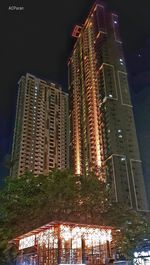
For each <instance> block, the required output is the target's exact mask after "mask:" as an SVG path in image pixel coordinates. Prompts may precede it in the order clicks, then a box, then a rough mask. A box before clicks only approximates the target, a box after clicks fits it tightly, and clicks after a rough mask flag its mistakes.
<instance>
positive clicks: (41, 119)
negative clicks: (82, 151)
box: [11, 74, 69, 177]
mask: <svg viewBox="0 0 150 265" xmlns="http://www.w3.org/2000/svg"><path fill="white" fill-rule="evenodd" d="M18 84H19V90H18V100H17V110H16V121H15V130H14V138H13V150H12V162H13V168H12V171H11V175H12V176H14V177H16V176H19V175H22V174H23V173H24V172H25V171H27V170H28V171H32V172H34V173H35V174H47V173H48V172H49V171H51V170H52V169H53V168H55V167H57V168H59V169H65V168H68V161H69V157H68V156H69V149H68V145H69V143H68V139H69V138H68V135H69V130H68V128H69V127H68V94H66V93H65V92H63V91H62V89H61V87H60V86H58V85H56V84H54V83H51V82H47V81H44V80H41V79H39V78H36V77H35V76H33V75H31V74H26V76H22V77H21V78H20V80H19V83H18Z"/></svg>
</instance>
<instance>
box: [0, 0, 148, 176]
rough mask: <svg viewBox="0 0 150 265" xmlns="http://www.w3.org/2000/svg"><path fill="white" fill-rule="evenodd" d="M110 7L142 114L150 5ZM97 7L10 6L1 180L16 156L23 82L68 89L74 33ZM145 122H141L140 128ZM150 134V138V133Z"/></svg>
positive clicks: (113, 3)
mask: <svg viewBox="0 0 150 265" xmlns="http://www.w3.org/2000/svg"><path fill="white" fill-rule="evenodd" d="M31 2H32V3H31ZM106 2H107V3H108V5H109V6H110V7H111V8H112V10H113V11H116V12H117V13H118V15H119V20H120V31H121V35H122V39H123V43H124V49H125V56H126V60H127V66H128V72H129V77H130V84H131V91H132V97H133V103H134V104H135V115H136V113H139V108H138V106H137V104H139V105H140V103H139V102H143V95H144V99H145V97H146V98H147V95H148V96H149V97H150V93H149V94H147V91H148V90H150V62H149V61H150V41H149V40H150V22H149V19H150V1H149V0H143V1H142V2H141V1H139V0H108V1H106ZM93 3H94V1H93V0H59V1H58V0H57V1H56V0H55V1H52V0H44V1H42V0H41V1H40V0H36V1H35V0H32V1H29V0H26V1H25V0H24V1H23V0H17V1H15V0H9V1H8V5H7V7H6V9H7V10H6V11H7V12H6V16H5V17H4V19H3V23H2V25H3V31H2V32H1V42H2V43H1V44H2V49H1V50H0V51H1V56H0V64H1V79H0V162H1V168H0V178H2V177H3V176H5V175H6V174H7V172H6V170H5V169H4V167H2V161H3V159H4V156H5V155H6V154H7V153H10V151H11V144H12V132H13V127H14V117H15V105H16V98H17V81H18V79H19V78H20V76H21V75H22V74H25V73H26V72H29V73H31V74H35V75H36V76H37V77H40V78H44V79H49V80H51V81H54V82H55V81H56V82H57V83H60V84H62V85H63V87H64V90H67V60H68V57H69V55H70V53H71V49H72V46H73V43H74V39H73V38H72V37H71V32H72V29H73V26H74V25H75V24H82V23H83V22H84V20H85V18H86V15H87V14H88V11H89V9H90V7H91V5H92V4H93ZM9 6H10V7H11V6H20V7H21V6H23V7H24V11H11V10H9V11H8V8H9ZM142 91H144V92H143V94H142ZM148 100H149V101H148V102H149V103H150V98H149V99H148ZM149 103H147V104H149ZM147 110H148V108H147V109H146V111H147ZM142 115H145V112H143V114H142V110H141V116H142ZM149 116H150V113H149ZM141 120H142V118H140V119H138V118H137V119H136V122H137V127H138V128H140V122H141ZM149 121H150V120H149ZM149 123H150V122H149ZM141 126H142V124H141ZM149 127H150V126H149ZM146 128H147V127H146ZM144 130H148V129H145V127H144V129H143V131H142V129H141V132H140V133H142V135H144ZM146 133H147V134H148V133H149V135H150V128H149V131H148V132H146Z"/></svg>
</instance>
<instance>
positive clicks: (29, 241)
mask: <svg viewBox="0 0 150 265" xmlns="http://www.w3.org/2000/svg"><path fill="white" fill-rule="evenodd" d="M34 245H35V235H32V236H28V237H25V238H22V239H20V241H19V250H21V249H25V248H29V247H33V246H34Z"/></svg>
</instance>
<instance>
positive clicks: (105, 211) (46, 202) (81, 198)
mask: <svg viewBox="0 0 150 265" xmlns="http://www.w3.org/2000/svg"><path fill="white" fill-rule="evenodd" d="M110 198H111V193H110V189H109V187H108V186H107V185H106V184H105V183H104V182H101V181H100V180H99V179H98V178H97V177H95V176H89V177H88V178H85V177H74V176H73V175H72V174H71V173H70V172H68V171H59V170H54V171H53V172H51V173H50V174H49V175H48V176H44V175H39V176H34V175H33V174H32V173H31V172H27V173H26V174H24V175H23V176H21V177H19V178H17V179H11V178H7V180H6V185H5V188H4V189H3V191H2V192H1V193H0V201H1V205H0V227H1V230H0V237H1V243H0V253H2V254H1V257H0V258H1V260H2V261H1V263H0V264H5V263H2V262H4V261H5V260H6V259H7V260H10V253H11V259H12V257H14V256H15V253H16V252H15V250H14V249H11V250H10V249H8V247H7V242H8V240H10V239H11V238H13V237H15V236H18V235H20V234H23V233H26V232H28V231H30V230H32V229H35V228H36V227H39V226H41V225H43V224H45V223H48V222H50V221H54V220H59V221H72V222H78V223H79V222H80V223H91V224H99V225H111V226H114V228H115V230H114V231H116V232H115V241H116V245H117V247H118V249H119V250H120V251H121V253H123V254H124V255H126V257H128V256H129V255H130V254H131V252H132V250H133V248H134V247H135V246H136V245H137V242H139V241H140V240H141V239H142V238H144V237H145V236H146V237H147V235H148V233H149V234H150V225H149V224H148V222H147V219H146V216H144V215H140V214H139V213H137V212H135V211H133V210H129V209H128V208H127V207H126V206H125V205H119V204H118V203H112V202H111V199H110Z"/></svg>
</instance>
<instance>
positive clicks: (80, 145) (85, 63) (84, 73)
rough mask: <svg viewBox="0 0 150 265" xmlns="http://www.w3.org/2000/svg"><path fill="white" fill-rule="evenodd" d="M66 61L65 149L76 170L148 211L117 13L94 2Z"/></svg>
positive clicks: (76, 31)
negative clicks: (93, 176) (67, 123)
mask: <svg viewBox="0 0 150 265" xmlns="http://www.w3.org/2000/svg"><path fill="white" fill-rule="evenodd" d="M73 35H74V36H75V37H76V38H77V40H76V43H75V45H74V48H73V52H72V55H71V58H70V59H69V63H68V68H69V70H68V73H69V74H68V76H69V77H68V78H69V94H70V99H69V103H70V115H69V117H70V125H71V131H70V132H71V133H70V139H71V141H70V154H71V167H72V169H73V171H74V173H75V175H89V174H90V173H92V172H93V173H94V174H96V175H97V176H98V177H99V178H101V179H102V180H103V181H106V182H107V183H108V185H110V186H111V189H112V194H113V197H114V199H115V200H116V201H119V202H127V203H128V206H129V207H133V208H135V209H137V210H141V211H142V210H147V199H146V195H145V187H144V178H143V171H142V163H141V160H140V155H139V148H138V142H137V136H136V129H135V123H134V116H133V109H132V103H131V99H130V92H129V87H128V77H127V71H126V66H125V60H124V54H123V48H122V41H121V38H120V34H119V23H118V16H117V15H116V14H114V13H111V12H110V11H109V10H108V8H107V7H106V6H105V5H104V4H102V3H101V1H96V3H95V4H94V6H93V7H92V9H91V11H90V14H89V16H88V18H87V20H86V21H85V23H84V25H83V26H82V27H79V26H76V28H75V30H74V32H73Z"/></svg>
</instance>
